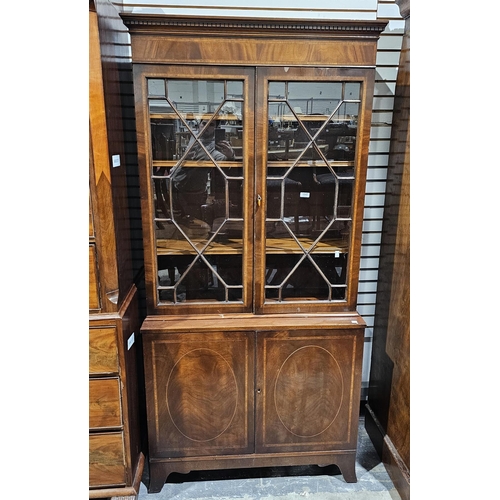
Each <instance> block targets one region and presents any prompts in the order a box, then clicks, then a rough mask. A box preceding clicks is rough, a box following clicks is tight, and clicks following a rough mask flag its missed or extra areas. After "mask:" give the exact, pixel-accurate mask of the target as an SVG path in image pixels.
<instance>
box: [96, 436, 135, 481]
mask: <svg viewBox="0 0 500 500" xmlns="http://www.w3.org/2000/svg"><path fill="white" fill-rule="evenodd" d="M125 480H126V475H125V459H124V450H123V434H122V433H121V432H115V433H103V434H91V435H90V436H89V484H90V486H91V487H98V486H112V485H122V484H125Z"/></svg>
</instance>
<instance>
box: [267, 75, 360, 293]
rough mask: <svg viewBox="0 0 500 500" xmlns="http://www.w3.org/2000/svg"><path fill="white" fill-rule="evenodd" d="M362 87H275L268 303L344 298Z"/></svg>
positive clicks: (270, 131)
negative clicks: (274, 301)
mask: <svg viewBox="0 0 500 500" xmlns="http://www.w3.org/2000/svg"><path fill="white" fill-rule="evenodd" d="M360 93H361V86H360V84H359V83H358V82H271V83H270V84H269V90H268V116H269V128H268V157H267V159H268V164H267V191H266V285H265V297H266V300H271V301H273V300H278V301H282V300H283V301H285V300H288V301H294V300H295V301H297V300H311V299H314V300H324V301H338V300H345V298H346V287H347V262H348V256H349V242H350V231H351V222H352V205H353V199H352V194H353V185H354V178H355V169H354V159H355V153H356V135H357V118H358V113H359V109H360V108H359V106H360V102H359V96H360Z"/></svg>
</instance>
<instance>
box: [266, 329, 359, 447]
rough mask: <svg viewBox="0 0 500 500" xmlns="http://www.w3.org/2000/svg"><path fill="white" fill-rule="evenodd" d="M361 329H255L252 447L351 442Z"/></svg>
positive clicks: (356, 405) (346, 444)
mask: <svg viewBox="0 0 500 500" xmlns="http://www.w3.org/2000/svg"><path fill="white" fill-rule="evenodd" d="M362 354H363V329H354V330H351V329H349V330H347V329H346V330H300V331H273V332H259V333H258V334H257V369H256V373H257V381H256V416H257V422H256V450H257V452H260V453H268V452H276V453H279V452H298V451H306V452H307V451H320V450H339V449H340V450H341V449H352V448H353V447H354V448H355V447H356V440H357V428H358V416H359V401H360V384H361V370H362Z"/></svg>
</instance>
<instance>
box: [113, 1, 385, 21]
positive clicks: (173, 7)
mask: <svg viewBox="0 0 500 500" xmlns="http://www.w3.org/2000/svg"><path fill="white" fill-rule="evenodd" d="M117 3H123V7H124V10H125V11H126V12H140V13H148V14H174V15H192V16H198V15H205V16H237V17H258V18H265V17H272V18H285V19H293V18H302V19H315V18H316V19H346V20H348V19H353V20H368V19H376V18H377V0H316V2H314V5H311V4H307V3H306V2H304V1H303V0H273V1H272V2H270V1H269V0H253V1H249V0H205V1H203V2H200V0H177V1H176V2H168V1H164V0H163V1H162V0H156V1H155V0H133V1H132V0H131V1H129V0H123V2H117Z"/></svg>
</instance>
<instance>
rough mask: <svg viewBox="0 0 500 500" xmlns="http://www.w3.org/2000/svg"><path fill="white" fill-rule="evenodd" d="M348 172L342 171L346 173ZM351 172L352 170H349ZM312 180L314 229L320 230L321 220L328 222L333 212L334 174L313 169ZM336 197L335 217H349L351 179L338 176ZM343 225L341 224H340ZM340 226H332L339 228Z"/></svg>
mask: <svg viewBox="0 0 500 500" xmlns="http://www.w3.org/2000/svg"><path fill="white" fill-rule="evenodd" d="M347 173H348V172H344V174H345V175H347ZM349 173H352V170H351V171H350V172H349ZM313 180H314V182H315V184H316V189H315V196H314V199H313V200H312V209H313V213H314V229H315V230H316V231H320V230H321V222H322V221H323V220H326V221H327V222H329V221H330V220H331V218H332V217H333V213H334V201H335V189H336V187H335V176H334V175H333V174H332V173H331V172H325V173H319V174H318V173H317V172H316V170H315V169H314V171H313ZM337 182H338V199H337V217H344V218H345V217H350V214H351V204H352V180H351V179H343V178H342V177H339V178H338V181H337ZM342 227H343V225H342ZM342 227H338V228H337V227H332V229H338V230H339V231H340V229H341V228H342Z"/></svg>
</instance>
